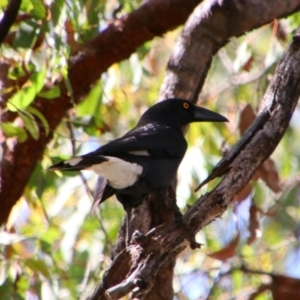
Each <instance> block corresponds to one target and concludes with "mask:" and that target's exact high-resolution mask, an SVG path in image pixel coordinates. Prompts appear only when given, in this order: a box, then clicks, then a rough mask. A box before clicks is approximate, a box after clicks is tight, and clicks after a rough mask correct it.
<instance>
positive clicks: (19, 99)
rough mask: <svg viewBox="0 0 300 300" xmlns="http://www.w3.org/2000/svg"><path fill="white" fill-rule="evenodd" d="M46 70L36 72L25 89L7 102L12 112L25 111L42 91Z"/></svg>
mask: <svg viewBox="0 0 300 300" xmlns="http://www.w3.org/2000/svg"><path fill="white" fill-rule="evenodd" d="M45 76H46V69H45V68H43V69H42V70H41V71H40V72H34V73H33V74H32V75H31V76H30V78H29V81H28V82H27V84H26V85H25V87H24V88H22V89H21V90H19V91H18V92H16V93H15V94H14V95H13V96H12V97H11V98H10V99H9V100H8V102H7V107H8V109H9V110H11V111H18V110H22V109H25V108H26V107H27V106H28V105H29V104H30V103H31V102H32V101H33V100H34V98H35V97H36V95H37V94H38V93H39V92H40V91H41V89H42V88H43V86H44V79H45Z"/></svg>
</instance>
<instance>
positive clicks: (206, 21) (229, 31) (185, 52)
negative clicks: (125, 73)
mask: <svg viewBox="0 0 300 300" xmlns="http://www.w3.org/2000/svg"><path fill="white" fill-rule="evenodd" d="M299 8H300V1H299V0H288V1H281V0H274V1H256V0H247V1H237V0H224V1H219V0H209V1H205V2H204V3H203V4H201V5H199V6H198V7H197V8H196V9H195V11H194V12H193V14H192V15H191V16H190V18H189V19H188V21H187V23H186V25H185V27H184V29H183V31H182V34H181V37H180V39H179V40H178V42H177V44H176V46H175V47H174V50H173V54H172V56H171V58H170V60H169V63H168V69H167V73H166V76H165V78H164V82H163V85H162V88H161V92H160V99H166V98H172V97H174V96H176V97H181V98H185V99H189V100H191V101H193V102H194V103H195V102H197V98H198V95H199V92H200V90H201V88H202V86H203V83H204V80H205V77H206V73H207V70H208V69H209V67H210V64H211V60H212V57H213V55H214V54H215V53H216V52H217V51H218V50H219V49H220V48H221V47H222V46H224V45H225V44H226V43H227V42H228V40H229V39H230V38H231V37H238V36H240V35H242V34H244V33H245V32H247V31H249V30H252V29H255V28H258V27H260V26H262V25H263V24H267V23H269V22H272V21H273V20H274V19H277V18H282V17H285V16H287V15H289V14H291V13H293V12H295V11H297V10H299Z"/></svg>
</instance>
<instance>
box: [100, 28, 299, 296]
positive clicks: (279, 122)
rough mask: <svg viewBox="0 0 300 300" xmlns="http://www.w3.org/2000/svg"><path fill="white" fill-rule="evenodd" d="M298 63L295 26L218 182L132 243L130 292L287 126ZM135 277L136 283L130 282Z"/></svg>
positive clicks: (216, 210)
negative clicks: (179, 214)
mask: <svg viewBox="0 0 300 300" xmlns="http://www.w3.org/2000/svg"><path fill="white" fill-rule="evenodd" d="M299 67H300V30H298V32H297V35H296V36H295V37H294V39H293V42H292V43H291V46H290V47H289V49H288V50H287V51H286V52H285V54H284V56H283V58H282V59H281V61H280V63H279V65H278V67H277V69H276V73H275V75H274V77H273V79H272V81H271V84H270V86H269V88H268V90H267V91H266V93H265V96H264V98H263V100H262V104H261V106H260V110H259V113H258V117H257V118H258V119H261V120H262V123H260V122H255V123H254V125H253V126H251V127H249V128H248V130H247V131H246V132H245V135H249V132H251V134H250V136H251V137H250V138H249V139H248V140H247V142H246V144H245V145H244V147H243V149H242V150H241V151H240V153H239V155H238V156H236V157H235V158H234V159H233V161H232V162H231V165H230V169H229V172H228V173H227V174H226V176H225V177H224V179H223V180H222V181H221V183H220V184H219V185H218V186H217V187H216V189H214V190H213V191H212V192H210V193H208V194H206V195H204V196H202V197H200V199H199V200H198V201H197V202H196V203H195V204H194V205H193V206H192V207H191V208H190V209H189V210H188V212H187V213H186V214H185V215H184V217H183V222H184V226H182V227H178V226H176V225H174V226H173V227H172V228H171V229H169V230H168V229H167V230H165V231H161V232H156V233H154V235H155V237H154V238H153V240H152V242H151V243H149V242H148V243H145V242H143V245H145V246H143V245H142V247H143V251H141V249H140V247H141V245H137V246H136V247H137V249H139V253H140V257H139V258H138V259H137V260H136V261H138V264H137V265H136V268H141V266H142V268H141V269H140V271H139V272H138V274H137V275H136V276H134V279H133V281H132V283H133V284H134V286H135V287H136V288H135V293H138V292H140V293H142V292H143V291H142V287H143V286H146V287H147V286H149V284H151V282H153V280H154V278H155V275H156V274H157V272H158V269H159V268H161V267H162V266H163V265H164V264H165V263H166V262H168V261H170V260H172V259H174V258H175V257H176V255H177V254H178V252H179V251H180V250H182V249H183V248H184V246H185V245H186V241H187V240H190V238H191V235H195V234H196V233H197V232H198V231H199V230H201V229H202V228H203V227H204V226H206V225H207V224H209V223H210V222H211V221H213V220H214V219H215V218H216V217H218V216H220V215H221V214H222V213H223V212H224V211H225V210H226V207H227V206H228V204H229V203H230V201H231V200H232V199H233V197H234V196H235V195H236V193H238V192H239V191H240V190H241V189H242V188H243V186H244V185H245V184H246V183H247V182H248V181H249V179H250V178H251V177H252V176H253V174H254V173H255V171H256V170H257V168H258V167H259V166H260V165H261V164H262V163H263V162H264V160H265V159H267V158H268V157H269V156H270V154H271V153H272V152H273V151H274V150H275V148H276V146H277V145H278V143H279V141H280V140H281V138H282V136H283V134H284V132H285V130H286V129H287V127H288V125H289V121H290V118H291V116H292V114H293V111H294V109H295V106H296V104H297V101H298V99H299V96H300V73H299ZM254 133H255V134H254ZM229 155H230V153H229ZM152 236H153V233H152ZM149 238H150V237H149ZM147 245H151V249H156V250H152V251H151V253H150V254H147V253H149V252H148V249H147V247H148V246H147ZM145 255H148V257H147V259H145ZM141 264H142V265H141ZM131 274H132V271H131V272H130V273H129V274H128V276H127V278H130V275H131ZM111 275H112V274H110V270H108V272H107V274H106V276H105V277H104V279H103V280H104V281H105V280H107V281H106V284H108V283H109V278H110V276H111ZM137 282H138V283H139V284H136V283H137ZM128 285H129V283H128V282H127V286H128ZM110 287H111V286H107V285H103V286H102V289H103V290H102V294H101V295H100V294H98V298H95V299H105V297H104V292H105V289H109V288H110ZM109 291H110V292H111V293H112V294H110V296H111V297H112V298H114V290H113V289H109ZM126 292H127V290H126ZM118 296H120V289H118Z"/></svg>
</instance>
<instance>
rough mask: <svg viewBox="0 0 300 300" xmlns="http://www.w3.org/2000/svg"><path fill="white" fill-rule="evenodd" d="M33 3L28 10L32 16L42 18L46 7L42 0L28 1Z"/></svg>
mask: <svg viewBox="0 0 300 300" xmlns="http://www.w3.org/2000/svg"><path fill="white" fill-rule="evenodd" d="M30 2H31V3H32V5H33V8H32V10H30V14H31V15H32V16H33V17H36V18H39V19H43V18H45V17H46V8H45V6H44V4H43V2H42V1H40V0H31V1H30Z"/></svg>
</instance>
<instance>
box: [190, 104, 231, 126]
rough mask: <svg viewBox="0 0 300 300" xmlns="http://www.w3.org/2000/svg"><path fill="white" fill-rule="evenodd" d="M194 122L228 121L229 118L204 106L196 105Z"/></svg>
mask: <svg viewBox="0 0 300 300" xmlns="http://www.w3.org/2000/svg"><path fill="white" fill-rule="evenodd" d="M194 118H195V121H194V122H228V119H227V118H225V117H223V116H222V115H220V114H218V113H215V112H213V111H211V110H208V109H206V108H203V107H199V106H196V109H195V111H194Z"/></svg>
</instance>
